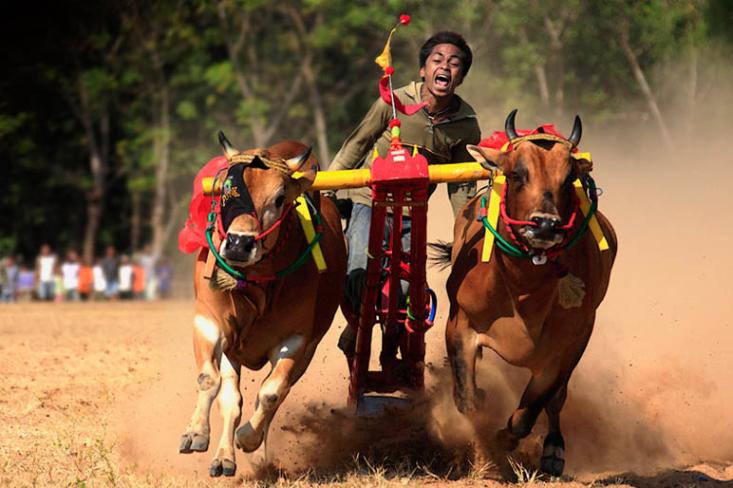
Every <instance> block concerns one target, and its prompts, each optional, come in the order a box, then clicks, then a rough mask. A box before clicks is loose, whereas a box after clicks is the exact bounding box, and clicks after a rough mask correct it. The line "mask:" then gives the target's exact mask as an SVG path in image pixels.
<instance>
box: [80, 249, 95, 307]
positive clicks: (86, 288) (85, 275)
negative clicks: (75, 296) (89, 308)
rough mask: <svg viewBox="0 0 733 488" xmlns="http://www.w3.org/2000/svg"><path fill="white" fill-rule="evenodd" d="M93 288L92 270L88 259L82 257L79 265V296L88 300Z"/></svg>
mask: <svg viewBox="0 0 733 488" xmlns="http://www.w3.org/2000/svg"><path fill="white" fill-rule="evenodd" d="M93 290H94V272H93V271H92V267H91V266H90V265H89V260H88V259H82V262H81V266H79V296H80V297H81V299H82V300H85V301H86V300H89V298H90V297H91V296H92V291H93Z"/></svg>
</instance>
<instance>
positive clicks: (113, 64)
mask: <svg viewBox="0 0 733 488" xmlns="http://www.w3.org/2000/svg"><path fill="white" fill-rule="evenodd" d="M13 8H14V9H16V10H15V11H11V10H7V11H6V13H4V15H3V16H2V20H1V21H0V22H2V25H0V35H2V36H3V41H2V44H1V45H2V48H1V53H2V54H1V61H2V66H3V69H2V71H3V74H2V76H1V77H0V165H1V167H2V175H3V176H2V178H0V229H1V232H0V255H5V254H8V253H14V254H20V255H22V256H23V257H24V258H25V259H30V258H31V257H32V256H33V255H34V254H35V252H36V251H37V249H38V247H39V246H40V244H41V243H43V242H49V243H51V244H52V245H53V246H54V248H55V249H56V250H57V251H63V250H64V249H66V248H68V247H75V248H78V249H82V250H83V251H84V254H85V255H86V256H87V257H91V256H92V255H94V254H96V253H98V252H99V251H100V250H101V248H102V247H103V246H105V245H107V244H115V245H117V246H118V247H119V248H121V249H122V250H124V251H126V252H130V251H135V250H137V249H139V248H140V247H141V246H142V245H143V244H145V243H148V242H150V243H152V245H153V249H154V251H155V252H156V253H158V254H166V253H174V252H175V241H176V239H175V237H176V233H177V230H178V228H179V227H180V225H181V224H182V222H183V220H184V218H185V210H186V204H187V199H188V197H189V195H190V182H191V181H192V176H193V174H195V171H196V170H197V169H198V168H199V167H200V166H201V165H202V164H203V163H204V162H205V161H207V160H208V159H209V158H210V157H212V156H213V155H215V154H218V152H219V148H218V146H217V144H216V139H215V134H216V132H217V131H218V130H219V129H222V130H224V131H225V132H226V133H227V134H228V135H229V137H230V139H232V140H233V141H234V142H235V144H236V145H238V146H239V147H242V148H245V147H252V146H256V145H265V144H268V143H272V142H274V141H276V140H280V139H285V138H293V139H299V140H303V141H308V142H311V143H312V144H313V145H314V147H315V148H316V150H317V153H318V155H319V157H320V159H321V161H325V163H322V166H323V167H325V166H327V164H328V163H327V161H329V160H330V158H331V156H332V155H333V154H334V153H335V151H336V150H338V147H339V145H340V143H341V142H342V141H343V139H344V138H345V137H346V136H347V135H348V133H349V132H350V130H351V129H352V128H353V127H354V126H355V125H356V124H357V123H358V121H359V120H360V118H361V117H362V116H363V114H364V113H365V112H366V110H367V108H368V106H369V105H370V104H371V103H372V101H373V100H374V98H375V97H376V93H377V91H376V82H377V79H378V76H379V71H378V68H377V66H376V65H374V64H373V62H372V60H373V58H374V56H375V55H376V54H377V53H378V52H379V51H380V50H381V47H382V46H383V43H384V39H385V36H386V34H387V31H388V29H389V28H390V27H391V26H392V25H394V24H395V22H396V19H397V16H398V14H400V13H402V12H409V13H410V14H411V15H412V17H413V23H412V24H411V25H410V26H409V28H406V29H402V30H400V32H399V34H398V35H397V36H396V39H395V43H394V46H393V47H394V51H393V54H394V59H395V63H396V67H397V70H398V80H399V81H400V82H407V81H409V80H410V79H414V78H415V77H416V76H417V68H418V66H417V52H418V50H419V47H420V45H421V43H422V42H423V41H424V40H425V39H426V38H427V37H428V36H429V35H431V34H433V33H435V32H437V31H439V30H456V31H458V32H460V33H462V34H463V35H464V36H465V37H466V38H467V40H468V41H469V43H470V45H471V46H472V47H473V50H474V67H473V68H472V70H471V73H470V74H469V76H468V78H467V80H466V82H465V83H464V86H462V87H461V89H460V90H459V91H460V93H461V95H462V96H463V97H464V98H465V99H466V100H468V101H469V103H471V104H472V105H473V106H474V108H475V109H476V110H477V111H478V113H479V119H480V124H481V127H482V130H483V133H484V135H489V134H490V132H491V131H492V130H495V129H498V128H500V127H502V125H503V119H504V117H505V114H506V113H507V112H508V111H509V110H510V109H512V108H515V107H516V108H519V112H520V115H519V124H520V125H522V126H533V125H536V124H538V123H541V122H550V121H552V122H555V123H556V124H557V125H558V126H559V128H560V129H561V130H563V129H564V130H567V126H569V124H570V122H571V120H572V115H574V114H575V113H580V114H582V116H583V120H584V125H585V127H586V131H585V134H586V141H591V142H592V140H593V139H594V138H596V139H600V138H604V139H606V140H609V138H610V139H611V140H615V141H618V144H624V145H628V146H629V147H638V146H644V145H646V146H653V145H657V146H659V147H660V148H661V150H675V149H676V148H679V147H680V146H682V145H685V144H687V143H688V141H690V140H692V139H695V138H700V137H704V135H703V134H704V127H705V126H706V125H708V124H717V125H722V124H724V123H725V122H726V121H727V120H728V119H729V116H730V109H729V107H730V106H731V102H733V100H731V95H730V90H728V89H726V88H725V87H726V86H727V84H726V80H730V79H732V78H731V74H732V72H733V67H732V66H731V63H730V59H731V57H730V55H731V53H732V51H731V47H732V45H733V29H732V28H731V27H730V26H731V25H733V4H731V2H729V1H726V0H649V1H645V2H633V1H626V0H609V1H582V0H571V1H560V0H550V1H536V0H515V1H509V0H483V1H482V0H456V1H451V2H447V1H445V2H440V1H430V2H427V1H418V0H374V1H369V2H367V1H342V0H302V1H297V0H283V1H277V2H275V1H265V0H237V1H234V0H223V1H221V2H194V1H186V0H163V1H159V2H140V1H134V0H100V1H97V2H46V3H43V2H41V3H33V4H31V3H28V4H27V5H18V4H16V5H14V7H13ZM680 114H682V116H680ZM640 126H642V127H643V126H648V128H649V129H650V130H649V131H643V135H642V132H640V131H638V127H640ZM649 134H653V136H652V137H648V135H649Z"/></svg>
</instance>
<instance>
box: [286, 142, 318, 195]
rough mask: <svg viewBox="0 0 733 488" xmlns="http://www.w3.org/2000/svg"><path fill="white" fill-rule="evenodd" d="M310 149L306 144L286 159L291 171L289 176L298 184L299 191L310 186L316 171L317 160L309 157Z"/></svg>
mask: <svg viewBox="0 0 733 488" xmlns="http://www.w3.org/2000/svg"><path fill="white" fill-rule="evenodd" d="M311 150H312V148H311V147H310V146H308V147H306V148H305V150H304V151H303V152H302V153H300V154H299V155H297V156H295V157H293V158H290V159H288V160H287V161H286V163H287V165H288V168H290V170H291V171H292V173H291V174H290V177H291V178H292V179H293V180H295V181H296V182H297V183H298V184H299V185H300V188H301V191H306V190H307V189H308V188H310V187H311V185H312V184H313V181H315V179H316V173H318V162H317V161H316V159H315V158H311V157H310V155H311Z"/></svg>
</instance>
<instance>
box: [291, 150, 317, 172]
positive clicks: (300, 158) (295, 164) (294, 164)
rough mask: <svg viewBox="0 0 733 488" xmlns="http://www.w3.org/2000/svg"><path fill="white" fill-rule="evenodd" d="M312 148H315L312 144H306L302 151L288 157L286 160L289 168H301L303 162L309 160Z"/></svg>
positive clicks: (295, 169) (293, 169) (296, 169)
mask: <svg viewBox="0 0 733 488" xmlns="http://www.w3.org/2000/svg"><path fill="white" fill-rule="evenodd" d="M312 150H313V148H312V147H311V146H306V148H305V149H304V150H303V152H302V153H300V154H298V155H297V156H295V157H292V158H290V159H288V160H287V161H286V163H287V165H288V168H290V170H291V171H298V170H300V167H301V166H303V163H305V162H306V161H307V160H308V157H309V156H310V155H311V151H312Z"/></svg>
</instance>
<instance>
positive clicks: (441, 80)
mask: <svg viewBox="0 0 733 488" xmlns="http://www.w3.org/2000/svg"><path fill="white" fill-rule="evenodd" d="M449 85H450V76H448V75H444V74H438V75H435V86H436V87H438V88H448V86H449Z"/></svg>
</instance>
